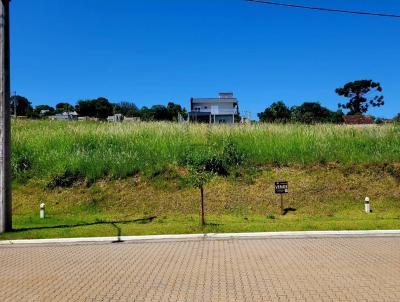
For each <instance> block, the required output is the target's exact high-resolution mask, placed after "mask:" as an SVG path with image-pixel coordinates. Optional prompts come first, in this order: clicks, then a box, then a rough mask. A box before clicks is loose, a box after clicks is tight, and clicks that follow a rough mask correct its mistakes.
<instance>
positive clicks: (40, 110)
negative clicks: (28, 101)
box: [33, 105, 55, 117]
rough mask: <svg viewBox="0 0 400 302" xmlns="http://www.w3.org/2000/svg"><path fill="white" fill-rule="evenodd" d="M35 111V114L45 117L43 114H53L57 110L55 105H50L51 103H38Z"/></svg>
mask: <svg viewBox="0 0 400 302" xmlns="http://www.w3.org/2000/svg"><path fill="white" fill-rule="evenodd" d="M33 112H34V114H35V116H37V117H43V116H50V115H53V114H54V112H55V110H54V108H53V107H50V106H49V105H38V106H36V107H35V110H34V111H33Z"/></svg>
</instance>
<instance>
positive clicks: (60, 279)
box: [0, 237, 400, 302]
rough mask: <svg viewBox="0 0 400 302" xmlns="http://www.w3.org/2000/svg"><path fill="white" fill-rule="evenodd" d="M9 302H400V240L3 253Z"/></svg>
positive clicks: (0, 293) (192, 243)
mask: <svg viewBox="0 0 400 302" xmlns="http://www.w3.org/2000/svg"><path fill="white" fill-rule="evenodd" d="M0 301H2V302H5V301H12V302H15V301H52V302H53V301H185V302H187V301H207V302H208V301H393V302H397V301H400V237H391V238H389V237H380V238H377V237H375V238H325V239H247V240H245V239H232V240H188V241H175V242H173V241H164V242H141V243H124V244H92V245H51V246H7V247H0Z"/></svg>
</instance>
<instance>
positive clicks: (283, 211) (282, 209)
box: [281, 194, 285, 215]
mask: <svg viewBox="0 0 400 302" xmlns="http://www.w3.org/2000/svg"><path fill="white" fill-rule="evenodd" d="M284 213H285V210H284V208H283V194H281V215H283V214H284Z"/></svg>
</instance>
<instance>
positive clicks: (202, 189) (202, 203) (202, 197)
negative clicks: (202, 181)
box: [200, 186, 206, 226]
mask: <svg viewBox="0 0 400 302" xmlns="http://www.w3.org/2000/svg"><path fill="white" fill-rule="evenodd" d="M200 193H201V226H204V225H205V224H206V220H205V217H204V216H205V215H204V188H203V186H201V187H200Z"/></svg>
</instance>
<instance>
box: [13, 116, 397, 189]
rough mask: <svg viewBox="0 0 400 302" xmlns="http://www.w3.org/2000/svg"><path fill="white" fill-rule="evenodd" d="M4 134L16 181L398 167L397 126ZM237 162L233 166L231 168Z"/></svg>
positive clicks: (168, 127) (113, 128)
mask: <svg viewBox="0 0 400 302" xmlns="http://www.w3.org/2000/svg"><path fill="white" fill-rule="evenodd" d="M12 131H13V146H12V147H13V157H12V168H13V174H14V180H15V181H17V182H24V181H26V180H29V179H46V180H49V182H50V181H51V180H57V177H58V179H59V181H62V179H63V176H64V178H66V179H67V180H68V178H71V179H72V178H74V177H76V178H78V179H80V178H84V179H85V180H87V181H94V180H97V179H101V178H104V177H107V178H124V177H127V176H133V175H136V174H138V173H140V174H143V175H146V176H154V175H159V174H162V173H164V172H165V171H167V170H168V168H169V167H170V166H178V167H179V166H182V167H185V166H186V165H187V163H188V162H190V161H194V160H201V158H202V157H206V158H209V159H210V160H212V161H213V162H214V164H219V165H220V166H221V167H220V168H221V169H228V168H230V167H227V165H228V166H233V167H234V166H240V168H249V169H251V168H254V167H258V166H263V165H274V166H277V167H280V166H288V165H294V164H297V165H313V164H325V163H331V162H335V163H339V164H341V165H344V166H347V165H354V164H364V165H366V164H385V163H386V164H389V165H390V164H392V163H396V162H400V127H398V126H395V125H391V126H380V127H365V128H355V127H348V126H339V125H315V126H307V125H293V124H290V125H270V124H260V125H251V126H250V125H240V126H239V125H238V126H235V127H231V126H209V125H181V124H173V123H140V124H108V123H91V122H80V123H65V122H50V121H40V120H37V121H32V120H30V121H23V120H17V121H14V122H13V130H12ZM229 157H230V158H229ZM237 158H239V159H240V162H236V163H235V160H237ZM232 160H233V162H229V161H232ZM220 161H222V162H221V163H220ZM55 185H56V184H55Z"/></svg>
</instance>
